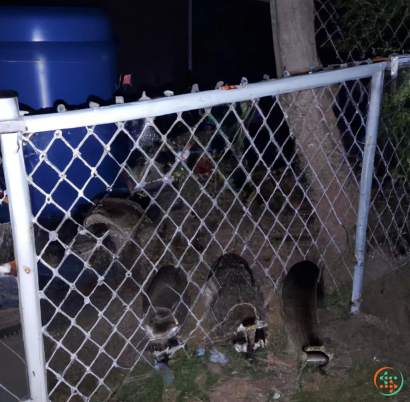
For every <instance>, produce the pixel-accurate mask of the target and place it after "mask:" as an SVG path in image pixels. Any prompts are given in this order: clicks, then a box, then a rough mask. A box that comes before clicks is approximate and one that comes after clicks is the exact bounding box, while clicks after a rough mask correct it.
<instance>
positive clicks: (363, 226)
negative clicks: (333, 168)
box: [351, 70, 384, 314]
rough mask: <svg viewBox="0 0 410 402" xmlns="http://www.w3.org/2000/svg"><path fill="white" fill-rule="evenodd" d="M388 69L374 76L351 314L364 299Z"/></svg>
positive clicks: (361, 192) (358, 224)
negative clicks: (370, 213) (382, 106)
mask: <svg viewBox="0 0 410 402" xmlns="http://www.w3.org/2000/svg"><path fill="white" fill-rule="evenodd" d="M383 79H384V70H382V71H379V72H377V73H376V74H375V75H374V76H373V78H372V86H371V92H370V106H369V115H368V118H367V124H366V127H367V129H366V144H365V148H364V155H363V164H362V175H361V178H360V200H359V210H358V214H357V229H356V261H357V263H356V266H355V267H354V277H353V292H352V307H351V313H352V314H357V313H359V311H360V303H361V298H362V288H363V275H364V260H365V254H366V230H367V220H368V216H369V207H370V195H371V190H372V181H373V171H374V156H375V153H376V147H377V132H378V130H379V116H380V104H381V97H382V95H383Z"/></svg>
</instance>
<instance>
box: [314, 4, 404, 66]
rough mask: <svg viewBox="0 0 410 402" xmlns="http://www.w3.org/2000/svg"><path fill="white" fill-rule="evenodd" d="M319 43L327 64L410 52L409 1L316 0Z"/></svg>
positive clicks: (321, 54) (316, 23)
mask: <svg viewBox="0 0 410 402" xmlns="http://www.w3.org/2000/svg"><path fill="white" fill-rule="evenodd" d="M315 8H316V15H315V26H316V42H317V46H318V50H319V56H320V58H321V59H322V62H324V63H326V64H328V63H329V64H332V63H346V62H354V61H361V60H365V59H367V58H374V57H376V56H381V57H388V56H389V55H390V54H392V53H410V7H409V5H408V3H407V2H405V1H401V0H400V1H396V2H390V1H388V0H376V1H373V2H370V1H361V0H359V1H345V0H315Z"/></svg>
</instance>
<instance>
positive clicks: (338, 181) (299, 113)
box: [271, 0, 359, 292]
mask: <svg viewBox="0 0 410 402" xmlns="http://www.w3.org/2000/svg"><path fill="white" fill-rule="evenodd" d="M271 15H272V28H273V36H274V44H275V45H276V49H275V55H276V58H277V60H276V67H277V75H278V78H279V77H282V75H283V70H284V69H286V70H287V71H289V72H290V74H291V75H296V74H303V73H307V72H308V71H309V69H310V67H311V66H314V67H318V65H319V59H318V55H317V52H316V43H315V30H314V3H313V0H271ZM338 88H339V86H338V85H333V86H329V87H322V88H316V89H313V90H306V91H299V92H297V93H290V94H284V95H281V96H279V100H280V103H281V106H282V108H283V111H284V113H285V117H286V120H287V123H288V126H289V129H290V132H291V134H292V135H293V136H294V138H295V141H296V145H297V152H298V157H299V161H300V165H301V166H300V167H301V170H302V174H304V175H305V177H306V178H307V179H308V182H309V184H308V186H307V195H308V197H309V199H310V202H311V203H312V205H313V207H314V208H315V210H316V216H315V218H316V225H317V228H318V231H319V234H318V235H317V236H315V238H314V243H315V246H316V247H314V249H315V250H312V253H311V255H309V258H310V259H311V260H312V261H313V262H315V263H317V264H318V265H319V266H321V267H322V268H325V269H324V271H323V279H324V283H325V287H326V291H327V292H329V291H332V290H334V289H335V288H336V287H338V286H340V285H341V284H344V283H349V282H350V281H351V278H352V271H353V267H354V264H353V263H352V264H350V263H349V264H347V262H348V261H349V260H350V259H353V252H354V250H353V249H354V247H353V242H352V240H353V229H354V226H355V225H356V210H357V204H358V198H359V197H358V196H359V191H358V186H357V183H356V181H355V179H354V177H353V175H352V174H351V168H350V166H349V163H348V161H347V158H346V155H345V150H344V147H343V144H342V136H341V133H340V130H339V128H338V126H337V117H336V116H335V114H334V112H333V108H332V106H333V105H334V102H335V99H336V95H337V92H338ZM349 246H350V247H349ZM352 261H354V260H352ZM288 268H289V267H288Z"/></svg>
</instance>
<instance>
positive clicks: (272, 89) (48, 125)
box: [23, 63, 386, 133]
mask: <svg viewBox="0 0 410 402" xmlns="http://www.w3.org/2000/svg"><path fill="white" fill-rule="evenodd" d="M385 68H386V63H379V64H369V65H365V66H357V67H352V68H346V69H343V70H336V71H326V72H321V73H316V74H308V75H301V76H297V77H291V78H284V79H279V80H274V81H267V82H260V83H257V84H249V85H248V86H247V87H246V88H242V86H238V89H236V90H229V91H224V90H214V91H204V92H198V93H190V94H186V95H178V96H172V97H166V98H160V99H153V100H149V101H144V102H132V103H125V104H120V105H114V106H106V107H100V108H93V109H84V110H76V111H71V112H65V113H52V114H43V115H35V116H25V117H23V121H24V123H25V125H26V128H27V129H26V132H29V133H35V132H39V131H48V130H61V129H67V128H74V127H84V126H93V125H97V124H109V123H113V122H121V121H127V120H134V119H141V118H145V117H156V116H162V115H165V114H170V113H178V112H184V111H187V110H194V109H203V108H208V107H212V106H216V105H220V104H223V103H232V102H240V101H244V100H248V99H257V98H261V97H263V96H272V95H279V94H283V93H288V92H295V91H301V90H305V89H310V88H317V87H323V86H326V85H332V84H337V83H340V82H345V81H349V80H356V79H362V78H367V77H371V76H373V75H374V74H375V73H377V72H380V71H384V69H385Z"/></svg>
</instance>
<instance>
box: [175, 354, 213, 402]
mask: <svg viewBox="0 0 410 402" xmlns="http://www.w3.org/2000/svg"><path fill="white" fill-rule="evenodd" d="M187 352H188V353H189V351H187ZM208 362H209V356H208V355H207V354H205V356H196V353H195V354H194V353H192V356H190V357H188V356H187V355H186V354H180V355H179V356H177V357H176V358H175V359H174V360H172V361H171V362H170V368H171V370H172V371H173V372H174V376H175V380H174V383H173V384H172V386H173V387H175V389H176V390H177V391H179V395H178V398H177V401H178V402H182V401H185V400H194V399H195V398H197V399H199V400H201V401H209V397H208V395H207V394H208V392H209V391H210V390H211V389H212V388H213V387H214V386H215V384H216V383H217V382H218V380H219V378H218V376H217V375H216V374H214V373H212V372H211V371H210V370H209V368H208Z"/></svg>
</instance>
